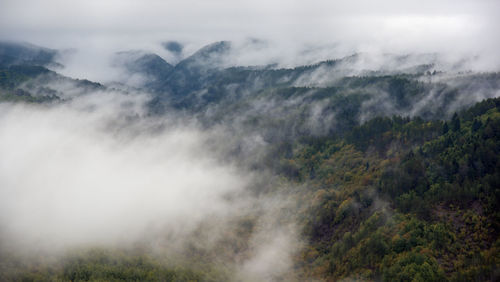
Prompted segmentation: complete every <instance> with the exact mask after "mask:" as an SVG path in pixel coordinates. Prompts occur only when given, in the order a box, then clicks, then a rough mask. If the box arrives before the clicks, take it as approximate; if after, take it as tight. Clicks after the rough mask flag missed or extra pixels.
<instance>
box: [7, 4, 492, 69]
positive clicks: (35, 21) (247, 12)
mask: <svg viewBox="0 0 500 282" xmlns="http://www.w3.org/2000/svg"><path fill="white" fill-rule="evenodd" d="M0 7H1V9H0V38H1V39H14V40H24V41H29V42H33V43H36V44H41V45H45V46H49V47H54V48H68V47H80V48H91V47H97V46H99V48H101V49H103V48H104V49H106V48H109V49H129V48H145V49H151V50H155V48H158V49H159V48H160V47H159V44H158V43H160V42H162V41H165V40H181V41H183V42H189V43H191V44H192V47H191V49H190V48H188V49H187V51H189V50H195V49H196V48H197V47H199V46H201V45H202V44H206V43H210V42H213V41H217V40H238V39H242V38H248V37H254V38H263V39H268V40H269V39H270V40H273V41H275V42H280V43H281V45H280V46H281V48H287V46H290V45H294V46H297V45H300V44H310V45H321V44H330V43H341V44H342V46H344V47H345V48H347V49H352V50H353V51H382V52H413V51H418V52H441V53H448V54H452V55H481V56H482V57H484V58H487V59H485V60H484V62H483V63H484V64H486V65H488V66H489V67H491V66H498V65H499V64H498V63H499V62H500V60H499V59H500V55H499V54H498V53H499V52H498V51H497V46H498V43H500V39H499V36H500V35H499V34H500V32H499V30H498V29H499V26H500V21H499V18H500V17H499V16H500V1H496V0H476V1H472V0H471V1H467V0H442V1H436V0H435V1H430V0H421V1H401V0H383V1H369V0H354V1H353V0H350V1H327V0H308V1H299V0H287V1H277V0H252V1H248V0H243V1H235V0H211V1H208V0H182V1H172V0H166V1H160V0H75V1H68V0H46V1H36V0H0Z"/></svg>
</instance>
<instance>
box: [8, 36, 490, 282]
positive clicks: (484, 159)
mask: <svg viewBox="0 0 500 282" xmlns="http://www.w3.org/2000/svg"><path fill="white" fill-rule="evenodd" d="M230 46H231V45H230V43H228V42H225V41H223V42H219V43H214V44H212V45H208V46H206V47H204V48H202V49H201V50H199V51H197V52H196V53H194V55H192V56H191V57H188V58H187V59H184V60H183V61H181V62H180V63H178V64H176V65H170V64H168V63H167V62H166V61H164V60H163V59H161V58H160V57H159V56H153V55H151V54H147V55H144V56H142V57H139V58H137V54H135V53H127V52H124V53H120V54H118V56H120V57H121V59H122V60H125V61H126V63H125V64H124V66H122V67H124V68H125V69H126V70H127V72H130V73H136V74H142V75H144V76H145V77H147V78H148V79H147V80H144V81H143V84H141V85H135V86H134V87H131V86H127V85H126V84H119V83H117V84H113V85H103V84H101V83H97V82H92V81H89V80H86V79H74V78H69V77H66V76H63V75H61V74H59V73H57V68H51V67H50V65H47V62H48V61H50V60H52V57H51V56H52V55H51V56H49V55H47V54H52V52H49V51H47V50H45V53H44V52H41V53H39V54H41V55H40V56H42V57H37V56H36V54H35V55H33V54H31V55H30V56H27V55H25V53H26V52H28V53H29V50H28V51H24V52H25V53H23V52H20V54H23V55H22V56H21V55H19V54H17V53H16V54H12V50H13V49H12V48H13V47H12V45H7V47H5V46H4V47H2V48H3V49H1V48H0V49H1V50H3V51H2V52H0V55H2V54H3V57H2V60H0V63H1V64H0V101H1V105H2V107H4V108H2V109H7V108H6V107H9V106H12V105H14V106H19V105H23V106H25V107H27V109H32V108H31V107H34V108H41V109H42V110H46V111H49V110H50V109H52V108H57V107H63V108H64V107H71V106H72V105H73V104H78V103H79V102H78V101H79V100H78V99H81V98H79V97H83V98H85V97H94V96H92V95H95V93H97V97H106V95H107V94H106V93H108V92H113V93H114V92H117V93H119V94H116V95H123V96H124V97H135V96H134V95H139V94H137V93H143V92H146V93H148V95H149V96H147V97H148V98H147V99H146V101H145V102H144V108H145V110H144V113H143V112H138V113H136V112H133V110H131V108H132V107H131V106H130V105H131V104H133V103H135V102H130V101H128V100H127V101H125V102H123V103H122V104H120V105H118V106H117V107H119V108H120V109H122V111H124V112H126V113H125V114H123V116H121V115H122V111H120V112H119V115H120V116H119V118H118V119H116V120H114V119H113V120H112V121H111V122H109V123H106V124H105V126H103V127H104V128H105V129H104V130H105V131H106V132H108V133H109V134H110V135H113V136H115V135H116V136H119V137H121V138H123V139H125V140H129V139H126V138H125V137H123V136H122V135H120V134H121V132H122V131H123V130H125V131H127V130H129V129H128V127H127V126H130V124H131V125H132V126H133V125H135V124H138V125H139V126H142V127H147V130H152V131H153V133H154V131H158V132H160V131H161V130H164V128H168V126H167V125H165V124H161V123H160V125H158V124H156V123H153V122H152V123H151V124H152V125H150V124H149V123H147V122H149V120H153V121H155V122H156V121H158V120H159V121H163V120H169V119H170V120H174V121H177V120H183V119H187V120H188V121H190V122H191V123H196V126H197V128H198V129H199V130H200V131H201V132H208V133H211V132H216V134H209V137H207V140H205V141H203V142H206V144H205V143H203V144H205V145H203V146H205V147H202V148H203V150H205V151H214V152H217V156H216V157H215V158H216V159H217V162H219V161H221V162H226V163H229V162H231V163H235V166H236V167H237V168H238V169H241V170H243V171H249V173H253V174H257V175H260V176H259V177H258V178H261V182H259V181H256V182H255V183H252V184H251V185H250V187H247V188H246V190H245V192H241V195H232V194H228V195H224V196H223V198H224V199H226V198H227V199H230V200H231V199H232V197H233V198H238V197H248V198H251V199H252V201H255V202H251V204H249V205H250V206H252V205H256V204H255V203H256V202H259V201H261V200H260V199H262V198H269V199H271V198H274V197H276V198H286V199H288V202H290V203H291V204H287V205H284V207H281V206H279V205H278V204H275V203H274V202H272V203H271V204H270V205H271V206H274V208H276V209H277V211H275V210H273V209H272V208H266V209H262V210H259V209H257V208H254V209H253V210H251V211H250V212H245V213H242V214H237V213H236V212H235V211H233V210H230V211H229V212H228V213H233V212H234V213H235V215H234V217H230V219H229V220H228V222H227V223H225V224H226V225H227V226H226V225H224V228H222V227H221V229H223V230H222V231H221V232H222V233H223V234H222V235H220V237H216V239H213V240H212V239H209V238H211V237H210V234H211V233H210V232H212V231H210V230H212V229H211V228H215V229H217V228H218V227H217V224H218V223H217V222H216V220H217V219H207V220H202V221H201V222H199V223H197V225H196V228H194V229H193V231H191V232H190V233H189V236H188V237H189V239H187V240H186V242H183V243H182V247H179V248H181V251H179V250H178V249H177V248H169V247H165V248H164V249H161V251H160V252H156V251H152V249H154V248H155V247H152V245H153V244H152V243H151V242H149V241H147V240H146V241H138V242H135V243H134V244H132V245H128V246H127V247H122V246H106V245H101V244H96V245H95V246H90V247H89V246H86V245H84V246H83V247H81V246H80V247H78V246H77V247H74V246H73V247H71V248H68V249H67V250H65V251H64V252H62V253H58V254H57V255H54V256H46V255H45V254H44V253H43V252H42V251H40V253H35V254H26V253H25V252H23V251H20V252H19V251H18V250H16V249H15V248H14V249H13V248H10V247H8V246H9V244H10V240H9V237H7V235H4V234H3V233H0V236H2V237H4V236H5V237H4V238H0V248H2V249H3V250H4V251H1V252H0V280H2V281H257V280H258V279H256V278H255V277H254V278H248V277H246V278H245V276H238V275H236V276H235V274H234V273H235V272H238V267H239V266H238V265H239V264H238V263H239V262H245V261H248V260H250V258H252V256H253V255H254V254H255V253H257V249H258V248H257V247H256V246H254V245H252V242H253V241H252V240H254V238H258V236H257V235H258V234H260V233H259V232H261V231H262V230H264V231H265V229H264V227H263V225H261V222H262V221H261V220H262V218H265V217H266V216H269V217H271V218H273V219H274V220H275V221H271V222H274V223H273V224H276V225H280V226H281V225H283V226H288V225H293V226H294V227H295V230H296V232H297V237H298V238H300V240H299V241H300V243H297V244H292V245H291V246H289V247H286V248H292V249H289V250H287V252H289V253H290V267H289V268H288V269H287V271H284V272H283V273H279V274H269V275H271V276H265V277H264V278H262V277H261V278H262V279H263V280H274V281H316V280H319V281H322V280H324V281H358V280H361V281H496V280H497V279H499V278H500V272H499V268H498V267H499V266H498V265H499V263H500V241H499V236H498V235H499V232H500V218H499V217H500V213H499V212H500V211H499V209H498V203H499V197H500V98H498V97H497V96H498V93H499V92H498V91H499V89H500V74H499V73H495V72H490V73H452V72H445V71H443V72H440V71H435V68H436V67H435V65H433V64H432V63H429V64H427V63H422V64H418V65H416V66H415V67H414V68H412V69H409V70H408V69H406V70H405V71H398V72H396V73H389V72H387V71H384V70H370V71H366V72H358V73H355V74H353V73H352V72H349V68H350V67H349V66H350V65H349V64H350V63H351V62H352V61H355V60H356V58H358V56H357V55H353V56H349V57H346V58H340V59H337V60H329V61H323V62H319V63H317V64H313V65H307V66H298V67H295V68H276V67H273V66H262V67H227V68H226V67H213V65H214V64H213V62H214V60H215V61H217V59H218V58H220V57H221V56H224V54H226V52H228V50H230V48H231V47H230ZM0 47H1V46H0ZM16 48H19V49H20V50H21V49H22V48H23V47H22V46H18V47H16ZM14 49H15V48H14ZM16 50H17V49H16ZM9 52H10V53H9ZM47 52H48V53H47ZM5 54H9V56H7V55H5ZM16 56H18V57H19V58H18V59H16V60H14V59H13V58H16ZM47 56H49V58H47ZM129 56H130V57H129ZM207 58H209V59H207ZM398 60H404V57H402V58H398ZM346 65H347V66H346ZM318 72H320V73H322V74H325V73H326V74H328V75H330V74H331V75H332V76H331V77H328V79H321V80H319V79H313V77H316V75H317V74H318ZM475 93H480V94H477V95H475ZM114 95H115V94H114ZM83 98H82V99H83ZM99 99H101V98H99ZM102 99H103V100H104V98H102ZM19 107H20V106H19ZM93 107H96V106H93V105H91V106H88V105H86V104H85V105H84V106H82V107H81V108H83V109H84V110H83V113H84V114H85V115H87V114H88V115H91V113H92V112H93V111H94V110H93V109H94V108H93ZM28 115H29V112H28ZM117 115H118V114H117ZM2 118H3V116H2ZM144 120H146V121H147V122H146V121H144ZM2 122H3V121H2ZM141 122H143V123H141ZM186 123H188V122H186ZM181 124H182V122H181ZM99 125H100V124H99ZM2 126H3V125H2ZM221 128H222V129H221ZM33 130H35V129H33ZM82 130H83V129H82ZM134 130H135V131H134ZM217 130H220V131H217ZM127 132H128V131H127ZM130 132H132V134H137V135H139V134H142V133H141V132H142V131H140V130H136V128H135V127H132V129H130ZM137 132H139V133H137ZM220 132H223V133H220ZM158 134H159V133H158ZM127 136H128V135H127ZM152 136H155V135H154V134H153V135H152ZM127 138H128V137H127ZM120 140H121V139H120ZM130 140H134V139H133V138H130ZM256 140H257V141H256ZM127 142H132V141H123V143H127ZM146 144H149V143H146ZM153 144H154V143H153ZM249 144H250V145H249ZM144 146H146V145H144ZM0 164H2V165H5V166H6V167H7V166H8V165H7V164H3V163H0ZM0 167H2V166H0ZM165 173H167V172H165ZM4 185H7V184H4ZM268 210H271V212H269V211H268ZM267 213H269V214H268V215H267ZM2 218H3V216H2ZM2 220H3V219H2ZM2 224H4V222H2ZM212 224H213V225H214V226H212ZM271 225H272V224H271ZM204 230H208V231H206V232H208V233H207V234H208V235H206V233H204V232H205V231H204ZM174 233H175V232H173V233H172V234H174ZM169 234H170V233H167V234H165V235H160V237H161V238H163V239H164V240H166V241H168V240H169V239H168V238H171V237H169V236H173V237H175V235H169ZM256 234H257V235H256ZM205 235H206V236H205ZM256 236H257V237H256ZM205 241H207V242H208V241H210V244H208V243H207V245H205V244H204V242H205ZM212 241H213V242H212ZM200 242H201V243H200ZM160 245H161V243H160ZM235 262H238V263H236V264H235ZM235 269H236V270H235Z"/></svg>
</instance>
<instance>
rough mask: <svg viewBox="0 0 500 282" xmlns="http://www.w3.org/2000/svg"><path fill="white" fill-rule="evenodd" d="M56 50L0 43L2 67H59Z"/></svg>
mask: <svg viewBox="0 0 500 282" xmlns="http://www.w3.org/2000/svg"><path fill="white" fill-rule="evenodd" d="M57 54H58V52H57V51H56V50H52V49H48V48H43V47H39V46H36V45H33V44H29V43H17V42H7V41H0V66H11V65H38V66H47V65H57V63H56V62H55V58H56V56H57Z"/></svg>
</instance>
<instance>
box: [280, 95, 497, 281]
mask: <svg viewBox="0 0 500 282" xmlns="http://www.w3.org/2000/svg"><path fill="white" fill-rule="evenodd" d="M447 124H450V128H449V129H448V130H446V128H447ZM334 140H335V141H333V140H332V141H330V142H327V141H322V143H321V144H323V145H320V146H303V147H302V149H301V150H300V151H299V152H298V153H296V154H295V155H294V156H292V159H290V160H289V161H290V162H292V161H293V162H294V163H295V164H296V167H297V168H298V169H299V170H300V169H301V168H302V171H301V174H300V175H301V178H300V179H302V181H308V182H309V183H310V186H311V187H312V190H311V192H310V193H311V196H310V198H311V203H312V208H311V209H310V210H309V211H308V213H309V214H310V215H311V216H310V217H309V218H306V219H305V220H304V224H305V226H306V228H305V231H304V232H305V234H306V235H307V236H308V238H309V242H310V245H309V246H308V247H307V248H306V249H305V251H304V257H305V258H307V259H306V260H307V261H308V262H310V263H308V264H307V266H306V267H304V270H303V271H304V273H305V275H304V276H307V275H312V276H316V277H329V278H331V279H333V280H338V279H342V278H352V279H368V280H372V279H375V280H379V279H380V280H385V281H445V280H452V281H485V280H495V279H496V278H495V277H497V276H495V275H497V274H496V272H495V271H496V270H495V269H497V267H498V263H499V262H500V258H499V256H498V233H499V231H500V229H499V224H498V222H499V218H500V216H499V212H498V210H499V209H498V202H499V201H498V198H499V193H500V190H499V188H498V187H500V149H499V148H500V99H499V98H496V99H489V100H485V101H483V102H481V103H478V104H477V105H475V106H474V107H472V108H471V109H469V110H466V111H463V112H461V113H458V114H455V115H454V116H453V117H452V119H451V121H450V122H449V123H443V122H441V121H423V120H422V119H419V118H416V119H413V120H412V119H409V118H401V117H393V118H374V119H372V120H369V121H367V122H366V123H365V124H363V125H361V126H356V127H354V128H353V129H352V130H351V131H349V132H348V133H347V134H345V135H344V137H343V138H337V139H334ZM311 168H314V170H315V171H316V173H315V177H311V176H309V175H308V171H309V170H310V169H311ZM314 187H316V189H315V188H314Z"/></svg>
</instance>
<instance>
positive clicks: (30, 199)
mask: <svg viewBox="0 0 500 282" xmlns="http://www.w3.org/2000/svg"><path fill="white" fill-rule="evenodd" d="M148 99H149V97H148V96H147V95H143V94H140V93H135V94H134V95H131V94H128V95H127V94H123V93H119V92H112V91H100V92H95V93H90V94H86V95H82V96H76V97H73V98H72V99H71V100H69V101H67V102H64V103H59V104H56V105H26V104H9V103H2V104H1V105H0V107H1V109H0V136H2V138H0V154H1V155H2V158H1V160H0V187H1V188H0V238H1V240H0V246H2V248H3V250H4V251H6V250H10V251H11V252H12V251H14V252H16V253H25V254H27V255H28V257H29V256H30V254H35V253H39V252H42V253H45V254H47V255H50V256H54V255H58V254H62V253H64V252H65V251H67V250H71V249H75V248H81V247H93V246H103V247H114V248H116V247H117V248H129V247H131V246H133V245H134V244H137V243H141V244H145V245H146V246H151V248H152V249H153V250H154V252H153V253H155V252H157V253H162V252H167V253H168V254H169V255H170V256H171V259H172V258H175V256H176V255H175V254H177V255H178V256H179V257H181V256H183V255H186V254H184V252H183V250H184V247H185V246H186V245H188V244H194V245H195V246H196V247H197V248H199V249H204V250H212V249H214V248H215V249H214V251H217V246H218V245H216V244H219V245H220V244H222V245H225V244H229V245H230V244H231V242H233V241H234V240H242V239H241V238H237V237H236V238H233V237H232V235H228V234H231V230H234V229H235V228H236V227H237V226H238V220H239V218H245V217H248V216H250V217H251V218H252V219H253V220H255V226H256V227H255V231H253V232H252V231H248V234H247V235H248V240H249V241H248V242H246V243H244V244H248V248H244V249H242V250H240V251H236V253H235V254H233V255H234V256H240V257H242V258H241V259H239V260H235V259H234V258H233V255H230V256H229V258H226V259H228V261H227V262H226V267H227V266H228V265H229V266H230V267H231V269H234V270H233V275H235V277H239V278H241V279H251V280H261V279H270V278H269V277H275V276H281V275H284V274H285V273H286V272H287V270H289V267H290V266H291V261H290V256H291V254H292V253H293V252H295V251H296V250H297V246H298V245H297V242H298V237H297V234H296V229H295V228H294V227H293V219H292V217H290V216H289V215H287V214H286V213H283V211H282V209H283V208H285V207H286V206H287V205H289V203H290V200H287V199H286V198H283V197H282V196H280V195H279V194H274V196H273V195H267V196H266V197H260V196H255V194H254V193H252V192H251V191H252V190H255V189H259V187H263V186H264V187H265V186H267V185H269V184H270V182H271V181H272V180H271V178H269V177H268V176H266V174H265V173H260V174H257V172H249V171H246V170H244V169H243V168H241V166H240V167H239V166H237V165H236V164H235V162H234V161H233V160H231V159H227V158H225V157H224V156H222V155H220V154H219V153H220V151H221V150H223V148H224V147H225V146H226V145H225V144H224V141H223V138H222V137H223V136H226V135H225V134H223V133H222V131H223V130H224V129H222V128H219V129H218V132H210V131H208V130H202V129H201V128H200V127H199V126H198V125H197V123H196V122H195V121H194V120H190V119H183V118H179V116H176V115H174V114H167V115H165V116H163V117H161V118H158V117H150V116H148V115H147V112H146V110H145V106H144V103H145V102H147V101H148ZM214 140H215V141H214ZM214 142H215V145H214ZM217 148H219V149H217ZM284 218H288V220H286V221H285V222H288V223H286V224H276V222H277V221H278V220H283V219H284ZM243 242H245V241H243ZM239 252H241V253H239ZM244 252H248V253H247V254H243V253H244ZM271 262H272V263H271Z"/></svg>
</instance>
